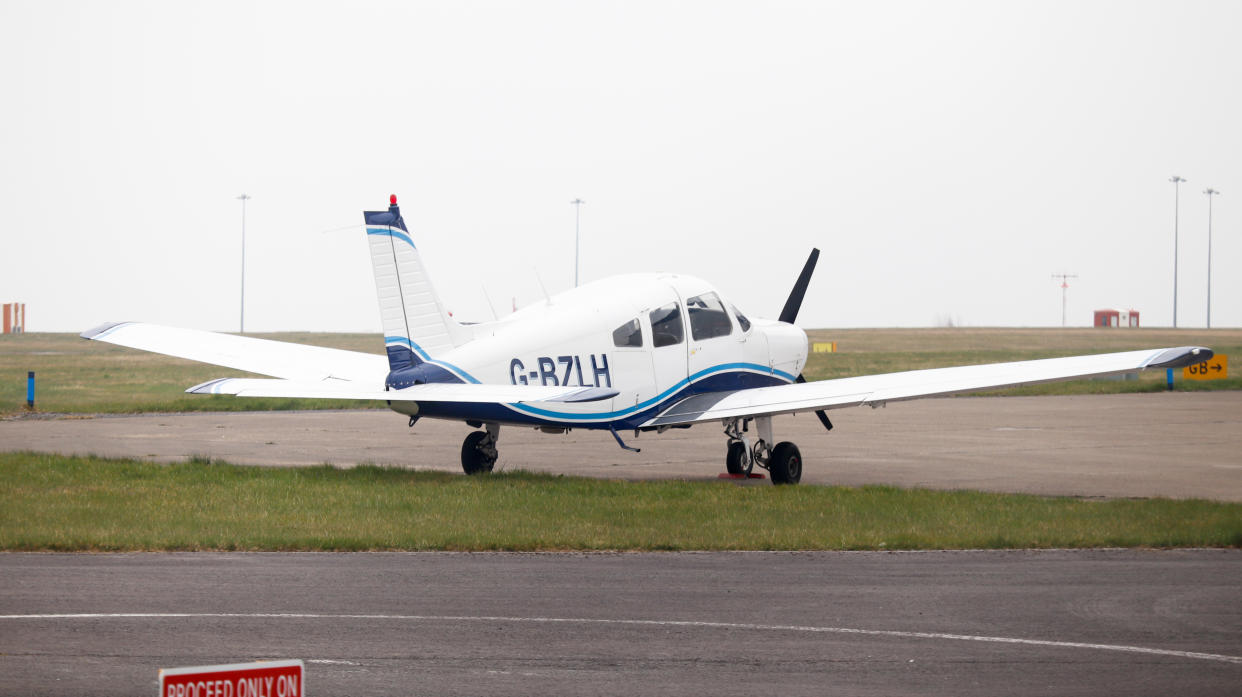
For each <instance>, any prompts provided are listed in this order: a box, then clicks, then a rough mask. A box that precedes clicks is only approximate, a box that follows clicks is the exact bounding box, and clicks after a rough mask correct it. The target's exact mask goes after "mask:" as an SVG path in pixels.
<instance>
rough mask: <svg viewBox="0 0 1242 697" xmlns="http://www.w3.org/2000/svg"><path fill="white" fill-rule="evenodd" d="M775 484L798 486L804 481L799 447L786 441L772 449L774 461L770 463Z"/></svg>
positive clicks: (769, 467)
mask: <svg viewBox="0 0 1242 697" xmlns="http://www.w3.org/2000/svg"><path fill="white" fill-rule="evenodd" d="M768 471H769V472H771V473H772V483H773V484H797V483H798V482H799V481H801V480H802V453H800V452H798V446H796V445H794V444H793V443H790V442H789V441H785V442H784V443H777V444H776V447H775V448H773V449H772V461H771V462H769V463H768Z"/></svg>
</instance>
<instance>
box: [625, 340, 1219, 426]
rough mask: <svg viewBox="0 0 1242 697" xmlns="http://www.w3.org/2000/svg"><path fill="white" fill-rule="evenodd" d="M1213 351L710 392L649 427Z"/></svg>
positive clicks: (1190, 349) (1147, 364)
mask: <svg viewBox="0 0 1242 697" xmlns="http://www.w3.org/2000/svg"><path fill="white" fill-rule="evenodd" d="M1211 357H1212V350H1211V349H1208V348H1203V347H1200V346H1183V347H1181V348H1167V349H1149V350H1144V351H1127V352H1124V353H1104V354H1099V355H1095V356H1071V357H1069V358H1047V359H1043V360H1038V361H1018V362H1015V363H992V364H989V365H968V366H961V367H957V368H933V369H931V370H911V371H907V372H903V373H887V374H884V375H867V376H863V377H855V378H841V379H837V380H822V381H819V382H804V383H795V384H789V385H778V386H775V387H758V388H754V389H749V390H735V391H731V392H711V393H706V394H699V395H694V396H691V397H687V398H686V399H683V400H681V401H680V402H678V403H676V404H674V405H672V406H670V407H669V408H667V409H665V410H664V411H662V412H660V414H658V415H657V416H656V417H655V418H653V419H651V420H650V421H648V422H646V423H644V424H643V426H671V425H676V424H692V423H697V422H701V421H712V420H716V419H731V418H737V417H750V416H768V415H772V414H792V413H795V412H800V411H814V410H817V409H837V408H840V407H851V406H859V405H863V404H870V405H872V406H879V405H881V404H884V403H885V402H895V401H900V400H906V399H919V398H921V397H933V396H937V395H949V394H958V393H962V392H976V391H978V390H986V389H993V388H1000V387H1015V386H1019V385H1030V384H1035V383H1040V382H1054V381H1057V380H1069V379H1073V378H1084V377H1100V376H1105V375H1118V374H1121V373H1131V372H1135V371H1138V370H1146V369H1151V368H1178V367H1182V366H1186V365H1192V364H1194V363H1199V362H1202V361H1206V360H1208V359H1209V358H1211Z"/></svg>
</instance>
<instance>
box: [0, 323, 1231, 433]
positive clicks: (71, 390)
mask: <svg viewBox="0 0 1242 697" xmlns="http://www.w3.org/2000/svg"><path fill="white" fill-rule="evenodd" d="M809 334H810V338H811V340H812V341H836V342H837V343H838V347H839V350H840V352H839V353H835V354H834V353H821V354H814V353H813V354H811V357H810V360H809V362H808V364H807V368H806V376H807V379H809V380H823V379H828V378H837V377H850V376H854V375H867V374H870V373H887V372H894V371H898V370H915V369H919V368H936V367H944V366H952V365H966V364H971V363H994V362H999V361H1014V360H1028V359H1035V358H1049V357H1054V356H1068V355H1075V354H1080V353H1104V352H1107V351H1125V350H1131V349H1140V348H1155V347H1161V346H1185V345H1192V344H1193V345H1203V346H1209V347H1211V348H1213V349H1215V350H1216V351H1217V352H1218V353H1225V354H1232V355H1234V356H1240V355H1242V329H1216V330H1211V331H1207V330H1195V329H1182V330H1176V331H1174V330H1166V329H1137V330H1131V329H1125V330H1103V329H963V328H955V329H839V330H825V329H820V330H811V331H810V332H809ZM262 336H263V338H267V339H275V340H279V341H294V342H298V343H308V344H315V345H319V346H331V347H334V348H343V349H350V350H355V351H366V352H371V353H382V352H383V346H382V345H381V340H380V338H379V336H378V335H373V334H306V333H283V334H264V335H262ZM30 370H33V371H35V372H36V373H37V394H36V407H37V408H38V410H40V411H44V412H69V413H129V412H151V411H240V410H247V411H253V410H272V409H340V408H350V407H374V406H376V405H375V403H373V402H349V401H343V400H293V399H263V398H245V399H239V398H233V397H221V396H204V395H187V394H184V390H185V389H186V388H187V387H190V386H192V385H196V384H198V383H201V382H204V381H207V380H211V379H213V378H218V377H229V376H234V377H235V376H242V375H245V374H244V373H241V372H238V371H233V370H228V369H224V368H216V367H213V366H209V365H203V364H200V363H194V362H191V361H185V360H181V359H177V358H168V357H165V356H160V355H157V354H151V353H146V352H142V351H134V350H131V349H125V348H121V347H118V346H112V345H110V344H104V343H100V342H94V341H85V340H83V339H81V338H79V337H78V336H77V335H76V334H19V335H0V414H6V413H7V414H12V413H15V412H19V411H21V410H22V409H23V406H24V404H25V400H26V373H27V371H30ZM1238 370H1242V368H1236V369H1235V373H1236V372H1237V371H1238ZM1164 379H1165V378H1164V372H1163V371H1154V372H1152V373H1149V374H1142V375H1140V379H1138V380H1126V381H1122V380H1094V381H1078V382H1070V383H1056V384H1051V385H1041V386H1036V387H1030V388H1022V389H1021V390H1017V391H1010V392H1009V393H1010V394H1074V393H1088V392H1090V393H1099V392H1134V391H1147V390H1160V389H1163V387H1164ZM1177 389H1242V377H1232V378H1230V379H1228V380H1223V381H1217V382H1205V383H1192V382H1189V381H1186V382H1183V381H1181V380H1180V376H1179V379H1178V383H1177Z"/></svg>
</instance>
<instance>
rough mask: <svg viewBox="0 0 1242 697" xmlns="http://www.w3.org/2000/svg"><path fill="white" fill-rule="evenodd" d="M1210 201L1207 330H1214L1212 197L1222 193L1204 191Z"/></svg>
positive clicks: (1210, 188) (1210, 189)
mask: <svg viewBox="0 0 1242 697" xmlns="http://www.w3.org/2000/svg"><path fill="white" fill-rule="evenodd" d="M1203 194H1204V195H1205V196H1207V200H1208V269H1207V328H1208V329H1211V328H1212V197H1213V196H1220V192H1219V191H1217V190H1216V189H1213V188H1212V187H1210V186H1209V187H1208V188H1206V189H1204V190H1203Z"/></svg>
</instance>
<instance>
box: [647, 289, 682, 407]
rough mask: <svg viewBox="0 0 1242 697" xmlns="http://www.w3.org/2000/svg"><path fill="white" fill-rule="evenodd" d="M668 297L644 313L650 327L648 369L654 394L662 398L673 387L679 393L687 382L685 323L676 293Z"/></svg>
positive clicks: (670, 394)
mask: <svg viewBox="0 0 1242 697" xmlns="http://www.w3.org/2000/svg"><path fill="white" fill-rule="evenodd" d="M669 296H670V300H669V302H667V303H665V304H663V305H660V306H659V307H656V308H654V309H652V310H650V311H649V312H647V321H648V322H650V323H651V365H652V372H653V373H654V377H655V390H656V394H664V393H665V392H668V391H669V390H670V389H672V388H674V387H676V388H677V389H680V388H681V387H682V386H683V385H682V384H681V383H682V381H684V380H685V379H686V324H685V319H684V315H683V314H682V311H681V302H680V301H678V300H677V295H676V293H675V292H674V293H669ZM652 396H655V395H652ZM666 396H672V393H669V394H668V395H666Z"/></svg>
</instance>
